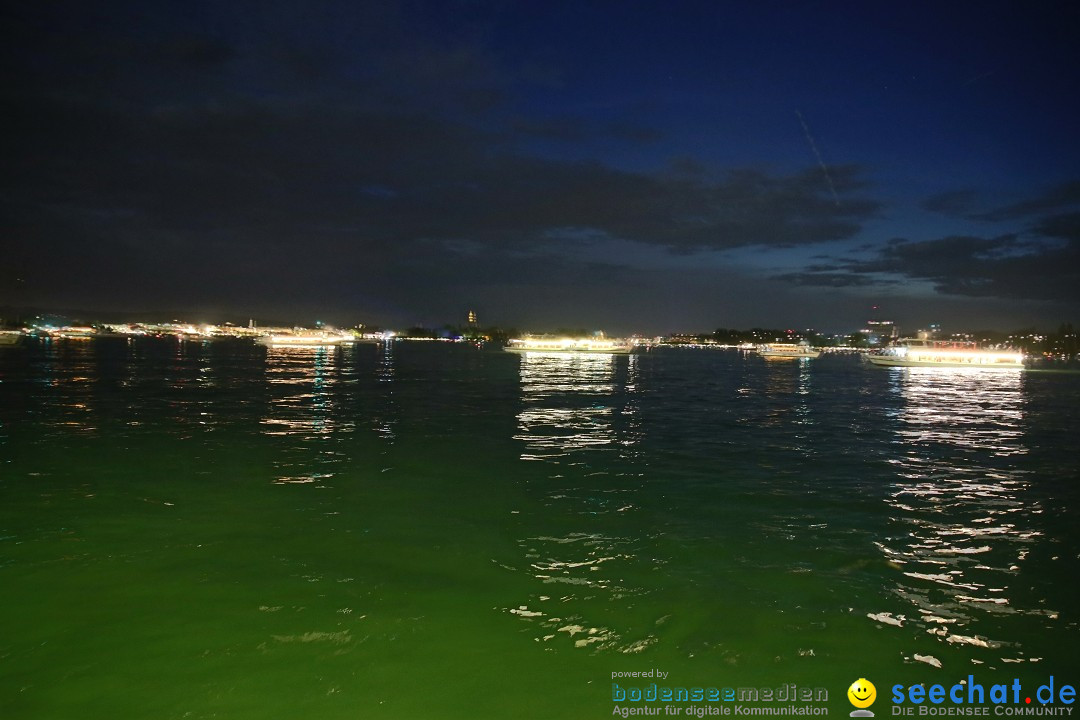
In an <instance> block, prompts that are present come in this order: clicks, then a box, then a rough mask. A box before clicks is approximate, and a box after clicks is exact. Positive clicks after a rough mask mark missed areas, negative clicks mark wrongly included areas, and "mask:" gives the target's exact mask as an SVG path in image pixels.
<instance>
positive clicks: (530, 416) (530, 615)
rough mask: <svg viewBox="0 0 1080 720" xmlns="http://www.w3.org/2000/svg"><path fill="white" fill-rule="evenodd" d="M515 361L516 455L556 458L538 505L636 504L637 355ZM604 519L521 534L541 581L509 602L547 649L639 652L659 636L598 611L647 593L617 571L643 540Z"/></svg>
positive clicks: (623, 509) (600, 508)
mask: <svg viewBox="0 0 1080 720" xmlns="http://www.w3.org/2000/svg"><path fill="white" fill-rule="evenodd" d="M520 363H521V364H520V378H521V404H522V408H521V410H520V411H519V413H518V415H517V421H518V426H517V432H516V433H515V434H514V436H513V439H514V440H515V441H518V442H519V443H521V445H522V450H521V453H520V456H519V457H520V459H521V460H523V461H527V462H528V461H542V462H545V463H550V464H552V465H553V466H554V468H553V473H552V474H551V475H550V476H549V477H548V482H547V483H545V486H544V488H543V489H542V492H544V493H545V496H546V502H545V505H547V506H548V507H551V508H553V509H563V510H565V511H568V512H570V513H572V514H573V516H576V517H582V518H599V517H602V516H619V515H621V514H629V513H631V512H632V511H634V510H636V509H637V508H636V505H635V502H634V494H635V493H636V492H637V491H638V490H639V486H640V479H639V478H638V477H635V473H633V472H631V471H630V470H631V469H632V468H634V463H635V460H636V459H637V458H638V456H639V454H640V452H641V451H640V440H641V435H642V419H641V408H640V398H639V395H640V392H641V389H640V382H641V380H640V370H639V365H638V357H637V356H636V355H629V356H612V355H599V354H596V355H593V354H579V355H565V354H558V353H527V354H524V355H522V356H521V360H520ZM605 527H607V531H605V532H582V531H579V530H575V531H569V532H557V533H551V534H547V533H541V534H535V535H530V536H528V537H524V538H521V539H520V540H518V546H519V548H520V550H521V553H522V555H523V564H524V565H526V566H527V568H528V572H529V573H530V575H531V576H532V578H533V579H534V580H536V581H537V583H538V585H537V588H536V589H535V591H534V592H532V593H531V594H530V596H529V598H528V600H527V601H526V602H525V603H524V604H521V605H518V606H517V607H513V608H508V609H507V610H508V612H510V613H511V614H514V615H517V616H519V617H520V618H521V619H522V620H523V621H525V622H528V623H530V624H531V627H530V630H531V631H533V632H535V633H536V634H535V637H534V639H535V640H536V641H537V642H541V643H544V644H545V645H546V646H547V647H546V649H549V650H554V649H556V648H559V647H565V646H569V647H572V648H578V649H580V648H589V649H591V650H593V651H602V650H613V651H619V652H624V653H636V652H641V651H642V650H644V649H645V648H647V647H649V646H650V645H652V644H654V643H655V642H657V638H656V637H655V635H652V634H645V635H641V634H640V633H639V634H638V635H637V636H634V637H628V636H626V633H625V632H624V630H622V629H617V628H616V627H613V623H605V622H603V621H601V620H597V619H596V618H597V617H599V616H601V615H606V614H608V613H609V612H610V610H611V604H612V603H618V602H619V601H620V600H622V599H624V598H628V597H632V596H636V595H640V594H642V593H644V592H645V591H644V590H643V589H642V588H640V587H634V586H632V585H630V584H628V582H627V581H626V580H625V579H624V572H625V570H626V569H627V568H628V567H632V566H634V565H635V564H640V562H641V559H640V558H638V557H637V546H638V545H640V538H638V537H637V536H636V535H627V536H619V535H617V534H613V533H611V532H610V530H611V528H610V526H605ZM623 602H625V600H623ZM590 618H592V619H590ZM548 644H550V645H548Z"/></svg>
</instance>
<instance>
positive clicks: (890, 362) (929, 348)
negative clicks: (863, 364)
mask: <svg viewBox="0 0 1080 720" xmlns="http://www.w3.org/2000/svg"><path fill="white" fill-rule="evenodd" d="M863 357H864V358H865V359H866V361H867V362H869V363H871V364H872V365H878V366H880V367H947V368H973V369H978V370H1023V369H1024V355H1023V353H1018V352H1013V351H1008V350H985V349H982V348H980V347H979V346H978V343H974V342H967V341H962V342H957V341H952V340H918V339H915V338H903V339H901V340H899V341H897V342H896V344H895V345H890V346H889V347H887V348H882V349H881V350H877V351H874V352H871V353H869V354H867V355H864V356H863Z"/></svg>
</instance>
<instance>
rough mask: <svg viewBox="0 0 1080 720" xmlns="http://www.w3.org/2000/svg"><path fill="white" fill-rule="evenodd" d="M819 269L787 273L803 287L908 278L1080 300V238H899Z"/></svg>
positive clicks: (998, 293) (984, 293)
mask: <svg viewBox="0 0 1080 720" xmlns="http://www.w3.org/2000/svg"><path fill="white" fill-rule="evenodd" d="M1074 221H1075V219H1074ZM1069 227H1070V228H1071V232H1075V231H1076V230H1077V228H1076V227H1075V225H1070V226H1069ZM1048 237H1049V235H1048ZM819 268H820V269H818V268H814V269H813V270H812V271H809V272H803V273H790V274H788V275H784V276H781V277H782V279H784V280H786V281H788V282H791V283H794V284H797V285H810V286H828V287H844V286H860V285H876V284H890V283H895V282H896V280H897V279H907V280H919V281H925V282H929V283H931V284H932V285H933V287H934V288H935V290H936V291H937V292H938V293H940V294H942V295H952V296H967V297H983V298H1007V299H1013V300H1038V301H1056V302H1066V303H1075V302H1077V301H1080V237H1072V238H1071V239H1069V241H1068V242H1066V243H1061V242H1048V241H1046V240H1045V239H1039V238H1032V237H1026V236H1020V235H1016V234H1007V235H1000V236H997V237H974V236H950V237H944V238H938V239H935V240H925V241H918V242H912V241H907V240H900V239H897V240H893V241H890V242H889V243H887V244H886V245H885V246H884V247H883V248H881V249H880V250H879V251H878V253H877V254H876V257H873V258H872V259H870V260H860V261H856V260H851V261H848V262H846V263H838V264H837V265H833V266H819Z"/></svg>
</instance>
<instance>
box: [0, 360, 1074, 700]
mask: <svg viewBox="0 0 1080 720" xmlns="http://www.w3.org/2000/svg"><path fill="white" fill-rule="evenodd" d="M1078 430H1080V376H1078V375H1070V374H1063V373H1039V372H1030V373H1022V374H1021V373H1011V372H1003V373H997V372H983V373H980V372H970V371H960V370H926V369H881V368H872V367H868V366H866V365H864V364H862V363H860V362H859V360H858V359H857V358H855V357H852V356H842V355H831V356H830V355H825V356H822V357H820V358H818V359H816V360H810V361H807V360H802V361H798V360H794V361H766V360H763V359H762V358H760V357H757V356H756V355H753V354H749V355H747V354H743V353H740V352H738V351H720V350H689V349H681V350H680V349H665V348H661V349H657V350H653V351H651V352H647V353H643V354H640V355H633V356H622V357H611V356H579V357H574V356H558V355H526V356H517V355H513V354H510V353H504V352H500V351H498V350H492V349H480V348H476V347H472V346H468V345H447V344H442V343H420V342H413V343H409V342H396V343H393V344H390V345H357V346H355V347H351V348H342V349H333V348H330V349H326V348H324V349H300V348H295V349H271V350H267V349H265V348H261V347H258V346H254V345H249V344H244V343H240V342H216V343H206V344H198V343H178V342H175V341H167V340H150V339H147V340H139V341H125V340H106V339H102V340H95V341H83V342H80V341H53V342H44V341H39V342H36V343H31V344H28V345H27V346H25V347H22V348H18V349H15V350H5V351H3V352H2V353H0V717H3V718H9V717H10V718H270V717H281V718H298V717H311V718H319V719H320V720H330V719H335V718H469V717H478V718H488V717H490V718H496V717H504V718H506V717H522V718H533V717H536V718H540V717H564V718H604V717H610V716H611V715H612V710H613V707H616V706H618V704H617V703H614V704H613V701H612V692H613V689H612V682H613V680H612V673H616V672H634V671H648V670H653V669H659V670H661V671H662V672H664V673H668V675H667V677H666V679H665V680H663V681H660V684H661V685H663V684H667V685H671V686H703V687H710V686H716V687H727V686H730V687H780V686H783V685H787V684H791V683H794V684H797V685H798V687H800V688H802V687H813V688H819V687H820V688H827V689H828V693H829V699H828V702H826V703H823V705H822V706H823V707H827V708H828V709H829V714H831V715H833V716H846V714H847V713H848V712H849V711H851V710H852V707H851V705H850V704H849V703H848V701H847V699H846V696H845V692H846V690H847V687H848V685H849V684H850V683H851V682H852V681H853V680H855V679H856V678H859V677H866V678H868V679H870V680H872V681H873V682H874V683H875V684H876V685H877V689H878V697H879V699H878V701H877V705H875V707H874V709H875V710H877V711H878V712H877V714H878V716H879V717H880V716H883V715H888V714H889V705H888V696H889V694H890V690H889V688H891V686H893V685H894V684H904V685H910V684H914V683H927V684H930V683H943V684H945V685H946V687H948V686H949V685H951V684H952V683H954V682H957V681H959V680H961V679H966V678H967V677H968V676H969V675H973V676H974V678H975V680H976V681H977V682H981V683H983V684H985V685H986V686H987V688H989V686H990V684H992V683H1011V682H1012V681H1013V679H1014V678H1017V679H1019V680H1020V682H1021V683H1022V684H1023V687H1024V688H1025V691H1028V692H1033V691H1034V688H1035V687H1037V686H1038V685H1040V684H1043V683H1045V682H1046V681H1047V679H1048V678H1049V676H1051V675H1053V676H1054V677H1055V681H1056V682H1057V683H1058V685H1060V684H1061V683H1071V684H1073V685H1077V684H1080V651H1078V649H1077V648H1078V643H1080V625H1078V620H1080V602H1078V599H1077V586H1078V583H1077V577H1078V575H1080V557H1078V553H1080V542H1078V540H1080V530H1078V523H1077V517H1078V516H1077V510H1078V506H1080V476H1078V466H1080V462H1078V461H1077V441H1078V440H1080V434H1078ZM939 665H940V667H938V666H939ZM653 681H656V680H655V679H653V680H649V679H645V678H643V679H640V680H635V679H632V678H631V679H629V680H626V679H618V680H615V682H617V683H620V687H624V686H631V685H634V686H645V685H647V684H648V683H649V682H653ZM704 704H707V703H704ZM704 704H703V705H704ZM639 705H641V704H640V703H639ZM653 705H655V703H654V704H653ZM714 705H716V703H714Z"/></svg>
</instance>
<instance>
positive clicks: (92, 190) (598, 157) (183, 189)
mask: <svg viewBox="0 0 1080 720" xmlns="http://www.w3.org/2000/svg"><path fill="white" fill-rule="evenodd" d="M7 8H8V9H7V10H6V11H5V16H4V19H3V22H2V23H0V33H2V36H3V49H2V52H3V54H4V73H5V80H4V92H3V102H4V108H3V117H4V119H5V122H4V126H5V129H4V130H3V134H2V137H3V144H4V154H3V158H4V160H3V163H2V164H0V167H2V171H0V172H2V178H3V179H2V183H3V184H2V191H0V192H2V196H0V197H2V208H3V210H2V222H3V242H2V247H3V249H2V252H0V304H3V305H21V306H35V307H53V308H79V309H85V310H94V311H131V312H132V313H133V315H137V316H138V318H139V319H142V318H147V317H149V316H150V315H148V313H150V314H151V315H152V313H151V311H153V312H157V311H170V312H183V313H185V316H186V317H185V319H191V320H221V319H246V318H248V317H255V318H264V319H271V318H274V319H282V320H289V321H295V322H301V323H309V324H310V323H313V322H314V321H315V320H323V321H327V322H339V323H348V324H353V323H357V322H364V323H369V324H378V325H383V326H389V327H405V326H409V325H415V324H422V325H429V326H435V325H441V324H443V323H446V322H464V319H465V314H466V312H467V311H468V310H475V311H476V312H477V314H478V316H479V320H480V322H481V323H482V324H500V325H503V326H513V327H518V328H522V329H531V330H543V329H553V328H557V327H581V328H589V329H604V330H607V331H609V332H612V333H625V332H632V331H637V332H642V333H666V332H672V331H691V330H693V331H708V330H712V329H714V328H717V327H750V326H754V325H758V326H768V327H796V328H807V327H814V328H818V329H823V330H833V331H843V330H850V329H855V328H858V327H860V326H861V325H862V323H863V322H864V321H865V320H866V319H868V318H870V317H873V316H877V317H881V318H889V319H894V320H897V321H898V322H900V323H901V326H902V328H904V329H905V330H909V331H913V330H914V329H916V328H917V327H919V326H925V325H926V324H927V323H931V322H939V323H942V324H943V325H944V326H945V327H946V328H949V327H961V326H962V327H966V328H970V329H976V328H994V329H1011V328H1017V327H1021V326H1024V325H1031V324H1035V325H1038V326H1040V327H1046V328H1052V327H1055V326H1056V325H1057V324H1058V323H1060V322H1063V321H1077V320H1080V313H1078V310H1080V82H1078V80H1080V50H1078V48H1080V40H1078V38H1080V4H1078V3H1076V2H1061V3H1053V2H1031V1H1030V0H1025V2H1015V3H1001V2H932V3H917V2H916V3H912V2H904V3H880V2H851V3H822V2H810V1H804V2H787V3H785V2H776V3H771V2H738V3H735V2H720V1H716V0H714V1H713V2H701V3H698V2H629V1H625V0H624V1H623V2H589V1H587V0H578V1H577V2H565V3H563V2H495V1H491V2H486V1H477V2H409V1H403V2H392V1H388V2H364V0H358V1H350V2H340V3H337V2H326V3H323V2H274V1H273V0H269V1H267V2H252V3H247V2H231V1H227V0H225V1H222V0H218V1H215V2H197V1H193V0H185V1H184V2H177V3H170V4H167V3H160V2H153V1H152V0H150V1H146V0H143V1H141V2H86V1H85V0H80V1H79V2H24V3H19V4H18V5H17V6H16V5H15V4H11V3H9V4H8V5H7ZM874 305H877V306H878V307H879V309H878V310H872V309H871V308H872V306H874Z"/></svg>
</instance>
